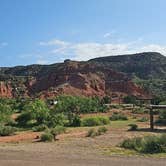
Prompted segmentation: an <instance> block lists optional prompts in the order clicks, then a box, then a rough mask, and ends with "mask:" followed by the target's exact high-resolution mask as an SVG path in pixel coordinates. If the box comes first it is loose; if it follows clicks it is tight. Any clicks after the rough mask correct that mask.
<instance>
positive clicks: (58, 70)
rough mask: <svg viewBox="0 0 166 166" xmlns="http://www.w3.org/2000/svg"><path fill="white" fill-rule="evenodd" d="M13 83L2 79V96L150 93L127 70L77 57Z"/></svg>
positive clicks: (141, 94)
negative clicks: (79, 59) (102, 65)
mask: <svg viewBox="0 0 166 166" xmlns="http://www.w3.org/2000/svg"><path fill="white" fill-rule="evenodd" d="M33 73H34V72H33ZM12 83H13V82H12ZM11 85H13V84H11V83H9V82H8V83H5V82H1V83H0V97H16V96H17V95H20V96H30V97H34V96H35V97H36V96H37V97H40V98H50V97H55V96H57V95H60V94H69V95H75V96H88V97H89V96H99V97H103V96H105V95H109V96H112V94H118V95H119V94H122V95H135V96H146V93H145V91H144V90H143V89H141V88H140V87H138V86H136V85H135V84H134V83H133V82H132V81H131V80H130V79H129V77H128V76H127V75H125V74H123V73H120V72H116V71H113V70H112V69H110V68H107V67H101V66H98V65H96V64H93V63H86V62H75V61H69V62H65V63H62V64H60V65H58V66H56V67H50V68H49V70H47V72H46V71H45V70H42V71H40V72H38V73H37V74H36V75H33V76H32V77H27V76H26V77H25V78H24V81H20V80H19V79H17V85H16V86H15V87H12V86H11ZM18 93H21V94H18Z"/></svg>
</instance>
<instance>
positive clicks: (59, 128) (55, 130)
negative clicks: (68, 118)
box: [50, 126, 66, 140]
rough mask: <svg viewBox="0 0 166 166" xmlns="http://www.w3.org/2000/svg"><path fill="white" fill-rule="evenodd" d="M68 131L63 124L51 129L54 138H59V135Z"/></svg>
mask: <svg viewBox="0 0 166 166" xmlns="http://www.w3.org/2000/svg"><path fill="white" fill-rule="evenodd" d="M65 131H66V128H65V127H63V126H56V127H55V128H53V129H51V131H50V132H51V134H52V135H53V138H54V140H57V138H56V137H57V135H59V134H62V133H64V132H65Z"/></svg>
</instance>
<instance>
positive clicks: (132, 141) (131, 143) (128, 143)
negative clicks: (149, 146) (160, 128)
mask: <svg viewBox="0 0 166 166" xmlns="http://www.w3.org/2000/svg"><path fill="white" fill-rule="evenodd" d="M141 141H142V138H140V137H136V138H129V139H126V140H124V141H123V142H122V143H121V145H120V146H121V147H123V148H126V149H133V150H136V151H139V149H140V147H141Z"/></svg>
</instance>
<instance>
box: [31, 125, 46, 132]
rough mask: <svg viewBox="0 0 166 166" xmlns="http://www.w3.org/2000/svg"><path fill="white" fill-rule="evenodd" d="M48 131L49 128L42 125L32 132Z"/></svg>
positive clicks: (34, 128)
mask: <svg viewBox="0 0 166 166" xmlns="http://www.w3.org/2000/svg"><path fill="white" fill-rule="evenodd" d="M47 129H48V127H47V126H46V125H45V124H41V125H39V126H35V127H33V128H32V130H33V131H34V132H38V131H44V130H47Z"/></svg>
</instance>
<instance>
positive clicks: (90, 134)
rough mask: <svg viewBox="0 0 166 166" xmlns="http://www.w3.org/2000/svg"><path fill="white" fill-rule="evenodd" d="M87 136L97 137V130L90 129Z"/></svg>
mask: <svg viewBox="0 0 166 166" xmlns="http://www.w3.org/2000/svg"><path fill="white" fill-rule="evenodd" d="M86 136H87V137H95V136H97V132H96V130H95V129H90V130H89V131H88V133H87V135H86Z"/></svg>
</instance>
